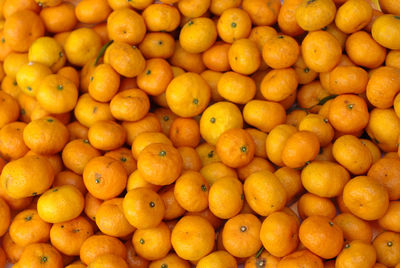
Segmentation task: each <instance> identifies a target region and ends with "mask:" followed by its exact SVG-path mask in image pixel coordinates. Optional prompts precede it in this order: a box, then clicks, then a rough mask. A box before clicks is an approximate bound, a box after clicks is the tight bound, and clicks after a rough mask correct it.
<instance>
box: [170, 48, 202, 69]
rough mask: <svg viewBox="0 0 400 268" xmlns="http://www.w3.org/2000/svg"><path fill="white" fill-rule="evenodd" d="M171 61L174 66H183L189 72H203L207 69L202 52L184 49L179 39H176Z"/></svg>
mask: <svg viewBox="0 0 400 268" xmlns="http://www.w3.org/2000/svg"><path fill="white" fill-rule="evenodd" d="M169 61H170V63H171V64H172V65H173V66H176V67H179V68H182V69H183V70H185V71H187V72H194V73H201V72H203V71H204V70H205V69H206V66H205V65H204V63H203V59H202V56H201V54H200V53H190V52H188V51H186V50H184V49H183V48H182V46H181V44H180V42H179V41H176V43H175V50H174V51H173V54H172V56H171V57H170V58H169Z"/></svg>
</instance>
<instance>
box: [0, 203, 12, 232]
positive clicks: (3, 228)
mask: <svg viewBox="0 0 400 268" xmlns="http://www.w3.org/2000/svg"><path fill="white" fill-rule="evenodd" d="M0 215H1V217H2V219H3V221H2V224H1V225H0V235H1V236H3V235H4V234H5V233H6V232H7V230H8V227H9V225H10V221H11V215H10V207H9V206H8V204H7V203H6V201H5V200H3V199H2V198H0Z"/></svg>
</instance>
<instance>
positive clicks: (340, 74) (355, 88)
mask: <svg viewBox="0 0 400 268" xmlns="http://www.w3.org/2000/svg"><path fill="white" fill-rule="evenodd" d="M367 83H368V73H367V72H366V71H365V70H364V69H362V68H361V67H357V66H337V67H335V68H334V69H333V70H332V71H331V72H330V73H329V88H327V89H328V90H329V92H330V93H332V94H343V93H353V94H360V93H363V92H365V90H366V88H367Z"/></svg>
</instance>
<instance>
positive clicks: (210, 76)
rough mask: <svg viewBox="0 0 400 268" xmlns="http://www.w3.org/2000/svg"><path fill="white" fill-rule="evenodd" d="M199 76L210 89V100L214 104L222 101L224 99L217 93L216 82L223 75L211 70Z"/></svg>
mask: <svg viewBox="0 0 400 268" xmlns="http://www.w3.org/2000/svg"><path fill="white" fill-rule="evenodd" d="M203 55H204V53H203ZM203 60H204V59H203ZM200 75H201V76H202V77H203V78H204V80H206V82H207V83H208V85H209V86H210V88H211V100H212V101H214V102H218V101H222V100H223V99H224V98H223V97H222V96H221V95H220V94H219V93H218V82H219V80H220V79H221V77H222V75H223V73H221V72H216V71H212V70H205V71H204V72H202V73H201V74H200Z"/></svg>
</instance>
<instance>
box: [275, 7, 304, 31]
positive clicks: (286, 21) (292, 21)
mask: <svg viewBox="0 0 400 268" xmlns="http://www.w3.org/2000/svg"><path fill="white" fill-rule="evenodd" d="M301 2H302V0H286V1H284V2H283V3H282V6H281V9H280V10H279V14H278V25H279V28H280V29H281V31H282V32H283V33H285V34H287V35H290V36H298V35H300V34H302V33H303V32H304V30H303V29H302V28H301V27H300V26H299V25H298V24H297V21H296V9H297V7H298V6H299V5H300V4H301Z"/></svg>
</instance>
